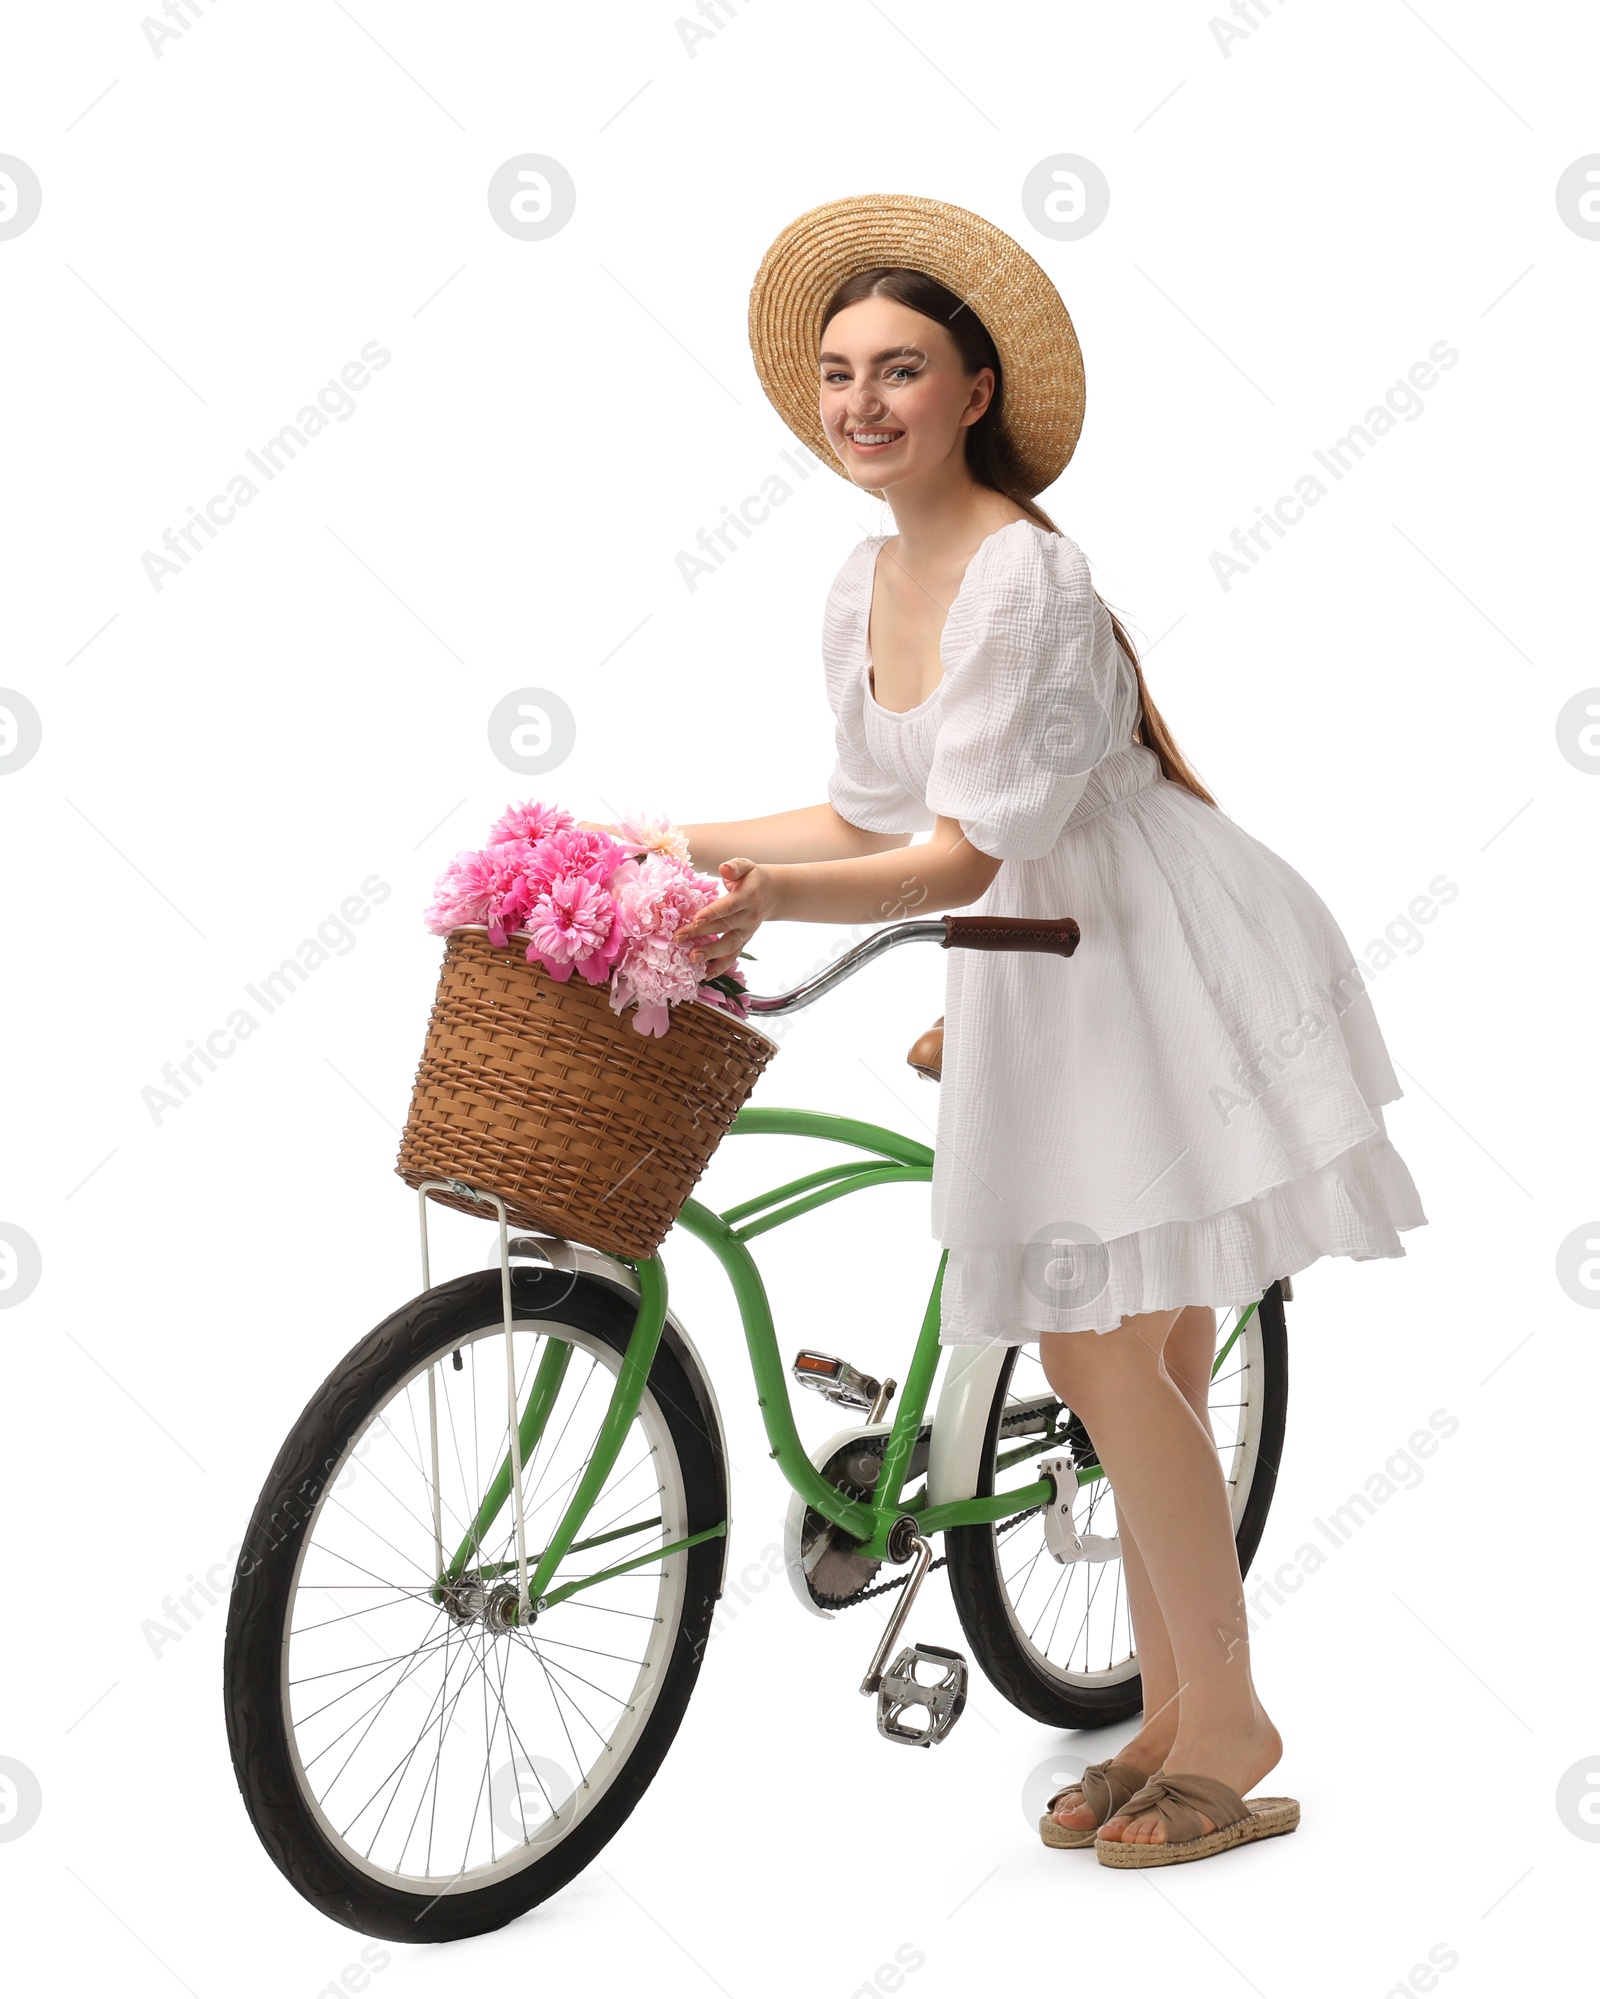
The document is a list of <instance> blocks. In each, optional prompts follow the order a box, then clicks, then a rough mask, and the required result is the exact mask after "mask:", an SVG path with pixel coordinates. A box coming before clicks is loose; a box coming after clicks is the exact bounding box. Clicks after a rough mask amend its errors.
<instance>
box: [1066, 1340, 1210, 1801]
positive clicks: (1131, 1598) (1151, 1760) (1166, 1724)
mask: <svg viewBox="0 0 1600 1999" xmlns="http://www.w3.org/2000/svg"><path fill="white" fill-rule="evenodd" d="M1216 1351H1217V1315H1216V1312H1215V1310H1214V1309H1213V1308H1212V1307H1211V1306H1210V1305H1187V1306H1185V1307H1184V1309H1183V1310H1182V1311H1181V1312H1179V1313H1177V1314H1176V1316H1175V1318H1174V1322H1173V1326H1172V1330H1171V1332H1170V1333H1168V1335H1167V1338H1166V1341H1165V1344H1164V1345H1163V1347H1162V1350H1161V1357H1162V1362H1163V1364H1164V1366H1165V1367H1166V1370H1167V1373H1168V1374H1169V1375H1170V1376H1171V1377H1172V1380H1173V1383H1174V1385H1175V1386H1176V1387H1177V1388H1178V1390H1179V1392H1180V1393H1181V1394H1182V1396H1183V1398H1184V1400H1185V1401H1186V1402H1187V1403H1188V1404H1189V1406H1190V1408H1191V1409H1193V1410H1194V1412H1195V1415H1196V1416H1197V1417H1198V1418H1199V1419H1200V1421H1201V1423H1202V1424H1204V1425H1205V1430H1206V1434H1207V1436H1210V1435H1211V1415H1210V1396H1211V1363H1212V1360H1213V1359H1214V1358H1215V1355H1216ZM1051 1385H1052V1386H1053V1387H1055V1388H1056V1392H1057V1393H1058V1394H1063V1391H1062V1390H1061V1388H1060V1386H1059V1385H1058V1384H1056V1383H1052V1384H1051ZM1064 1399H1065V1398H1064ZM1071 1406H1072V1405H1071V1403H1070V1402H1069V1403H1068V1407H1069V1408H1070V1407H1071ZM1117 1538H1118V1540H1119V1542H1120V1543H1121V1546H1122V1582H1123V1588H1124V1590H1125V1591H1126V1593H1127V1598H1128V1615H1129V1620H1130V1622H1131V1623H1132V1625H1133V1642H1134V1647H1135V1650H1136V1651H1137V1652H1138V1655H1139V1679H1140V1682H1141V1685H1142V1686H1143V1689H1144V1725H1143V1727H1142V1728H1141V1729H1140V1730H1139V1732H1138V1734H1137V1735H1134V1736H1132V1737H1131V1738H1130V1739H1129V1740H1128V1741H1127V1742H1125V1743H1124V1744H1123V1746H1122V1747H1121V1748H1120V1749H1119V1750H1118V1751H1117V1760H1118V1761H1119V1762H1122V1763H1130V1764H1132V1766H1133V1767H1134V1769H1136V1770H1142V1771H1144V1772H1145V1774H1146V1775H1147V1776H1150V1775H1153V1774H1154V1773H1155V1772H1156V1771H1157V1770H1159V1769H1160V1768H1161V1766H1162V1764H1163V1763H1164V1762H1165V1761H1166V1759H1167V1755H1168V1753H1169V1751H1170V1750H1171V1748H1172V1743H1173V1738H1174V1737H1175V1736H1176V1734H1177V1732H1178V1668H1177V1663H1176V1661H1175V1660H1174V1658H1173V1656H1172V1641H1171V1639H1170V1638H1169V1637H1168V1636H1167V1627H1166V1623H1165V1621H1164V1620H1163V1618H1162V1615H1161V1606H1160V1604H1159V1603H1158V1602H1157V1601H1156V1594H1155V1590H1154V1589H1153V1588H1152V1586H1151V1582H1150V1574H1149V1571H1148V1569H1147V1568H1146V1567H1145V1561H1144V1557H1143V1555H1142V1554H1141V1553H1140V1552H1139V1543H1138V1540H1137V1538H1136V1537H1135V1535H1134V1532H1133V1529H1132V1527H1131V1526H1130V1524H1129V1523H1128V1521H1127V1520H1125V1519H1124V1518H1123V1517H1122V1513H1121V1510H1120V1508H1119V1510H1118V1515H1117ZM1051 1816H1052V1817H1053V1818H1054V1819H1055V1820H1056V1822H1057V1824H1059V1825H1064V1826H1071V1827H1073V1828H1074V1829H1075V1830H1080V1831H1081V1830H1084V1829H1086V1828H1087V1827H1089V1826H1091V1825H1094V1824H1096V1823H1098V1821H1097V1820H1096V1817H1095V1814H1094V1812H1093V1810H1092V1809H1091V1808H1090V1807H1089V1806H1088V1805H1087V1804H1085V1803H1084V1802H1083V1801H1082V1800H1081V1799H1079V1800H1077V1801H1075V1802H1074V1801H1069V1802H1068V1803H1066V1804H1064V1805H1062V1806H1061V1807H1060V1808H1059V1809H1058V1810H1057V1811H1055V1812H1054V1813H1052V1814H1051Z"/></svg>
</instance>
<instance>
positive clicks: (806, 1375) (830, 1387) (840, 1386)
mask: <svg viewBox="0 0 1600 1999" xmlns="http://www.w3.org/2000/svg"><path fill="white" fill-rule="evenodd" d="M789 1372H790V1373H791V1374H792V1375H793V1376H794V1378H795V1380H796V1381H798V1382H801V1383H803V1384H804V1385H805V1387H807V1388H814V1389H815V1390H816V1391H817V1393H818V1394H819V1395H825V1396H826V1397H827V1399H828V1400H829V1401H830V1402H838V1403H841V1404H842V1405H843V1406H844V1407H845V1408H846V1409H875V1408H876V1407H877V1406H878V1397H879V1396H880V1395H882V1394H883V1389H884V1384H883V1383H882V1382H881V1381H875V1380H874V1379H873V1377H872V1376H871V1375H870V1374H863V1373H862V1372H861V1370H860V1368H858V1367H852V1366H851V1365H850V1363H849V1361H847V1360H840V1359H839V1357H838V1356H837V1354H831V1353H815V1352H813V1350H812V1349H811V1348H810V1347H802V1348H801V1349H800V1351H799V1353H797V1354H796V1355H795V1357H794V1360H793V1361H792V1362H791V1364H790V1368H789ZM889 1387H890V1390H891V1391H892V1390H893V1388H894V1383H893V1382H890V1383H889ZM885 1400H887V1397H885Z"/></svg>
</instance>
